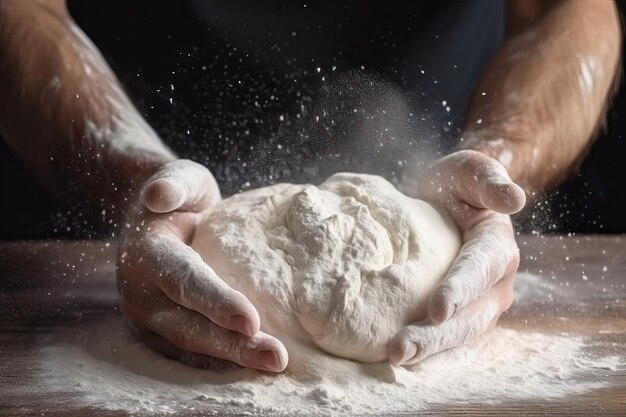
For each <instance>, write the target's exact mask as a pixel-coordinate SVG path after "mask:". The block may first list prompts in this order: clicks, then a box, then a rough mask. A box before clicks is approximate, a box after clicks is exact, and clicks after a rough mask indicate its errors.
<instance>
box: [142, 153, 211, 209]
mask: <svg viewBox="0 0 626 417" xmlns="http://www.w3.org/2000/svg"><path fill="white" fill-rule="evenodd" d="M219 198H220V195H219V188H218V186H217V183H216V182H215V178H213V175H211V173H210V172H209V170H208V169H206V168H205V167H204V166H202V165H200V164H197V163H195V162H193V161H189V160H185V159H179V160H176V161H172V162H169V163H167V164H166V165H164V166H163V168H161V169H160V170H159V171H158V172H157V173H156V174H154V175H153V176H152V177H151V178H150V179H149V180H148V182H147V185H146V186H145V188H144V190H143V200H144V203H145V205H146V207H148V209H149V210H150V211H153V212H155V213H168V212H170V211H174V210H188V211H199V210H202V209H204V208H206V207H209V206H210V205H211V204H213V203H215V202H216V201H218V200H219Z"/></svg>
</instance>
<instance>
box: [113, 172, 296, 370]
mask: <svg viewBox="0 0 626 417" xmlns="http://www.w3.org/2000/svg"><path fill="white" fill-rule="evenodd" d="M219 200H220V193H219V189H218V187H217V183H216V182H215V179H214V178H213V176H212V175H211V173H210V172H209V171H208V170H207V169H206V168H205V167H203V166H201V165H199V164H196V163H194V162H191V161H188V160H177V161H173V162H168V163H166V164H165V165H163V166H162V167H161V169H160V170H159V171H158V172H157V173H156V174H154V175H153V176H152V177H151V178H150V179H148V181H147V182H146V183H145V185H144V188H143V191H142V193H141V196H140V199H139V201H138V202H137V204H136V207H135V208H134V210H133V212H132V213H130V218H129V220H128V223H127V225H126V233H125V234H124V236H123V241H122V244H121V246H120V249H119V254H118V262H117V280H118V287H119V290H120V300H121V308H122V312H123V313H124V315H125V316H126V318H127V319H128V321H129V322H130V324H131V327H133V328H134V329H135V330H137V331H138V333H140V334H141V335H142V336H143V337H144V338H145V340H146V341H147V342H148V343H149V344H150V345H151V346H153V347H154V348H155V349H157V350H159V351H160V352H161V353H163V354H165V355H166V356H168V357H173V358H176V359H181V358H185V357H189V352H191V353H192V354H200V355H207V356H210V357H217V358H221V359H225V360H228V361H232V362H235V363H237V364H239V365H242V366H245V367H251V368H256V369H260V370H264V371H271V372H280V371H282V370H284V369H285V367H286V366H287V360H288V359H287V351H286V349H285V347H284V346H283V344H282V343H281V342H280V341H279V340H278V339H276V338H274V337H272V336H270V335H268V334H265V333H263V332H261V331H260V330H259V328H260V319H259V314H258V312H257V311H256V309H255V308H254V306H253V305H252V304H251V303H250V301H249V300H248V299H247V298H246V297H245V296H244V295H243V294H241V293H240V292H238V291H235V290H233V289H232V288H230V287H229V286H228V285H226V284H225V283H224V281H222V280H221V279H220V278H219V277H218V276H217V275H216V273H215V272H214V271H213V269H212V268H211V267H210V266H209V265H207V264H206V263H205V262H204V261H203V260H202V259H201V258H200V255H198V254H197V253H196V252H195V251H194V250H193V249H191V247H189V246H188V245H189V244H190V243H191V240H192V238H193V235H194V231H195V228H196V224H197V221H198V218H199V216H200V214H199V213H200V212H201V211H203V210H205V209H207V208H209V207H211V206H212V205H214V204H215V203H217V202H218V201H219Z"/></svg>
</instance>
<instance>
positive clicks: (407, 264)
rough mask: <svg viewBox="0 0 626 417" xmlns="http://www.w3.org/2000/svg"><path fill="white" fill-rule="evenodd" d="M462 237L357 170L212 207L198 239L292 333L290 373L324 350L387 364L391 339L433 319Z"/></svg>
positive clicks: (277, 328) (275, 331)
mask: <svg viewBox="0 0 626 417" xmlns="http://www.w3.org/2000/svg"><path fill="white" fill-rule="evenodd" d="M460 245H461V239H460V236H459V232H458V230H457V229H456V227H455V226H454V224H453V223H452V222H451V220H450V219H448V218H445V217H443V216H442V215H441V214H439V212H438V211H437V210H435V209H434V208H433V207H432V206H430V205H429V204H428V203H426V202H424V201H421V200H416V199H413V198H409V197H407V196H405V195H404V194H402V193H401V192H399V191H398V190H396V188H395V187H394V186H393V185H392V184H390V183H389V182H387V181H386V180H385V179H383V178H382V177H378V176H373V175H364V174H347V173H341V174H335V175H333V176H331V177H330V178H329V179H328V180H326V181H325V182H324V183H323V184H321V185H320V186H314V185H310V184H307V185H295V184H277V185H273V186H270V187H265V188H260V189H256V190H252V191H248V192H244V193H240V194H237V195H235V196H233V197H231V198H228V199H226V200H224V201H222V202H221V203H220V204H218V205H217V206H215V207H214V208H212V209H211V211H208V212H207V213H205V215H204V218H203V220H202V221H201V222H200V224H199V225H198V227H197V229H196V236H195V237H194V241H193V243H192V247H193V248H194V249H195V250H196V251H197V252H198V253H200V255H201V256H202V258H203V259H204V260H205V262H207V263H208V264H209V265H210V266H211V267H212V268H213V269H214V270H215V271H216V272H217V274H218V275H219V276H220V277H221V278H222V279H223V280H224V281H225V282H226V283H228V284H229V285H230V286H231V287H233V288H235V289H237V290H239V291H241V292H242V293H243V294H245V295H246V296H247V297H248V299H249V300H250V301H251V302H252V304H253V305H254V306H255V307H256V308H257V310H258V311H259V315H260V317H261V329H262V330H263V331H264V332H266V333H269V334H271V335H273V336H275V337H277V338H278V339H280V340H281V341H283V343H284V344H285V346H286V347H287V350H288V351H289V353H290V366H291V369H292V370H294V367H302V366H303V361H307V360H309V359H310V357H311V350H315V349H316V347H317V348H320V349H322V350H324V351H325V352H328V353H331V354H333V355H336V356H340V357H344V358H349V359H354V360H357V361H361V362H380V361H384V360H386V359H387V358H388V354H387V344H388V342H389V341H390V340H391V338H392V337H393V336H394V335H395V334H396V333H397V332H398V331H399V330H400V329H402V328H403V327H405V326H406V325H408V324H411V323H413V322H415V321H419V320H422V319H424V318H426V316H427V307H428V299H429V297H430V294H431V293H432V291H433V290H434V288H435V286H436V285H437V283H438V282H439V281H440V280H441V279H442V278H443V276H444V275H445V273H446V272H447V270H448V268H449V267H450V265H451V264H452V261H453V260H454V258H455V257H456V255H457V254H458V252H459V248H460Z"/></svg>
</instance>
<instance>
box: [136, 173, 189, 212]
mask: <svg viewBox="0 0 626 417" xmlns="http://www.w3.org/2000/svg"><path fill="white" fill-rule="evenodd" d="M186 198H187V196H186V193H185V191H184V189H183V188H182V186H181V185H180V184H179V183H178V182H177V181H175V180H171V179H165V178H161V179H158V180H156V181H154V182H153V183H152V184H150V185H149V186H148V187H147V188H146V192H145V195H144V201H145V203H146V206H148V208H149V209H150V210H152V211H154V212H156V213H167V212H170V211H172V210H176V209H177V208H179V207H180V206H181V205H182V204H183V203H184V202H185V199H186Z"/></svg>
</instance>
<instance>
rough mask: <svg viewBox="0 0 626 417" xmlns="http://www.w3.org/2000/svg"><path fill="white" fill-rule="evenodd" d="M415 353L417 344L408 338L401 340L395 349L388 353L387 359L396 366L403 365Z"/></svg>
mask: <svg viewBox="0 0 626 417" xmlns="http://www.w3.org/2000/svg"><path fill="white" fill-rule="evenodd" d="M416 354H417V346H416V345H415V343H412V342H410V341H408V340H405V341H404V342H402V343H401V344H400V345H399V347H398V349H397V350H394V351H392V352H390V353H389V360H390V362H391V363H392V364H394V365H396V366H401V365H404V364H405V363H406V362H407V361H408V360H409V359H412V358H413V357H414V356H415V355H416Z"/></svg>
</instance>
